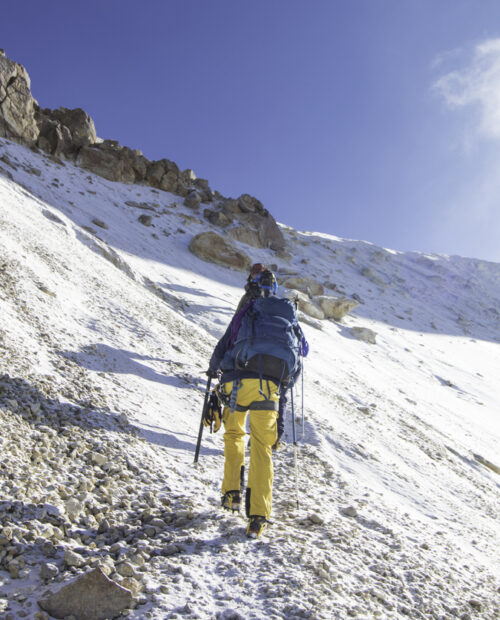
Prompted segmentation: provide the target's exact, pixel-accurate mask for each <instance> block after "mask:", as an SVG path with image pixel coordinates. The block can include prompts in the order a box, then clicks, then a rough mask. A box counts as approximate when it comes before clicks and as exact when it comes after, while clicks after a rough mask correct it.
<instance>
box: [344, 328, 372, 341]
mask: <svg viewBox="0 0 500 620" xmlns="http://www.w3.org/2000/svg"><path fill="white" fill-rule="evenodd" d="M350 331H351V334H352V335H353V336H354V338H356V340H362V341H363V342H368V343H369V344H377V334H376V332H374V331H373V330H371V329H368V328H367V327H351V330H350Z"/></svg>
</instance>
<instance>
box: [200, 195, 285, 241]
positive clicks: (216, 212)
mask: <svg viewBox="0 0 500 620" xmlns="http://www.w3.org/2000/svg"><path fill="white" fill-rule="evenodd" d="M204 215H205V217H206V218H207V219H208V220H209V221H210V222H211V223H212V224H214V225H216V226H223V227H226V226H228V225H229V224H231V223H232V224H234V225H235V226H234V232H233V233H231V235H232V236H233V237H234V238H236V239H238V240H239V241H243V242H244V243H247V244H249V245H251V246H253V247H258V248H270V249H271V250H274V251H276V252H280V251H283V250H284V249H285V246H286V241H285V237H284V236H283V233H282V232H281V229H280V228H279V226H278V224H277V223H276V220H275V219H274V218H273V216H272V215H271V214H270V213H269V211H267V210H266V209H264V207H263V206H262V203H261V202H260V201H259V200H257V198H253V197H252V196H250V195H249V194H243V195H242V196H240V197H239V198H238V199H237V200H234V199H233V198H223V199H222V200H221V201H220V202H219V203H218V205H217V208H216V209H213V210H212V209H206V210H205V212H204ZM243 229H244V230H245V231H246V232H243ZM242 237H246V239H244V238H242Z"/></svg>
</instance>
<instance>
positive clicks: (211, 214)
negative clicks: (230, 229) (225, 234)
mask: <svg viewBox="0 0 500 620" xmlns="http://www.w3.org/2000/svg"><path fill="white" fill-rule="evenodd" d="M203 215H204V217H206V218H207V220H208V221H209V222H210V223H211V224H213V225H214V226H220V227H221V228H225V227H226V226H229V224H231V222H232V218H231V217H229V216H228V215H226V214H225V213H224V212H223V211H222V210H221V211H214V210H213V209H205V211H203Z"/></svg>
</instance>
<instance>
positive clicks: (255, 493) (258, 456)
mask: <svg viewBox="0 0 500 620" xmlns="http://www.w3.org/2000/svg"><path fill="white" fill-rule="evenodd" d="M260 388H261V382H260V380H259V379H242V380H241V383H240V386H239V388H238V394H237V398H236V404H237V405H240V406H242V407H247V406H248V409H247V410H246V411H236V410H234V411H233V412H231V411H230V409H229V407H226V408H225V409H224V412H223V415H222V421H223V423H224V429H225V433H224V457H225V461H224V480H223V482H222V494H224V493H226V492H227V491H237V490H239V489H240V471H241V468H242V466H243V465H244V464H245V435H246V431H245V422H246V417H247V415H248V412H249V411H250V468H249V471H248V482H247V513H248V515H251V516H253V515H261V516H263V517H266V519H268V518H269V517H270V516H271V506H272V496H273V475H274V473H273V457H272V445H273V444H274V443H275V441H276V439H277V426H276V420H277V417H278V413H277V411H266V410H252V403H254V402H260V401H263V400H270V401H273V402H275V403H277V402H278V401H279V393H278V387H277V385H276V384H275V383H273V382H272V381H265V380H264V381H262V392H263V393H264V395H263V394H261V392H260ZM232 389H233V382H228V383H225V384H224V391H225V393H226V394H230V393H231V391H232ZM248 500H249V505H248Z"/></svg>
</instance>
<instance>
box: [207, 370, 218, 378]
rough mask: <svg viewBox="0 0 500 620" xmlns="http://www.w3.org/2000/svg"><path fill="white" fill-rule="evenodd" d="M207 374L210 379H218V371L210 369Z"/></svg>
mask: <svg viewBox="0 0 500 620" xmlns="http://www.w3.org/2000/svg"><path fill="white" fill-rule="evenodd" d="M205 374H206V375H207V377H210V379H217V375H218V371H217V370H213V369H212V368H209V369H208V370H207V371H206V373H205Z"/></svg>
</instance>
